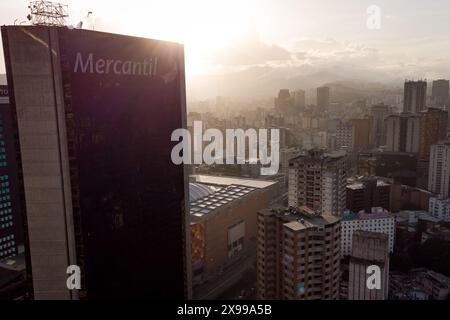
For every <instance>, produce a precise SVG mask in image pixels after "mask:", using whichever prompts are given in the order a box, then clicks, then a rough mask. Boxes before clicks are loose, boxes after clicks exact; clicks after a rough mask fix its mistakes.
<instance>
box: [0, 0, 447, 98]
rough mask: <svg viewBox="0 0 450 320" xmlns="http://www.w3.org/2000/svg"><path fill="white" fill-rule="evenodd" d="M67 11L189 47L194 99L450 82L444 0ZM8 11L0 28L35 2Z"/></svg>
mask: <svg viewBox="0 0 450 320" xmlns="http://www.w3.org/2000/svg"><path fill="white" fill-rule="evenodd" d="M67 4H68V5H69V11H70V16H69V19H68V23H69V24H72V25H75V24H77V23H78V22H79V21H84V26H85V28H87V29H91V28H93V29H95V30H97V31H107V32H112V33H123V34H128V35H134V36H143V37H148V38H155V39H162V40H171V41H177V42H181V43H184V44H185V50H186V72H187V90H188V98H189V99H190V100H197V99H205V98H214V97H215V96H217V95H224V96H232V97H245V98H250V97H251V98H255V97H264V98H267V97H269V96H272V95H274V94H275V93H276V91H277V89H278V88H279V87H283V86H284V87H287V88H291V89H295V88H297V87H302V88H304V89H311V88H314V87H316V86H319V85H322V84H324V83H329V82H334V81H352V82H361V81H362V82H363V83H364V82H370V83H378V84H383V85H387V86H390V87H394V88H401V86H402V82H403V80H404V79H405V78H408V79H418V78H424V79H425V78H427V79H430V80H432V79H438V78H448V77H449V76H450V67H449V66H450V55H448V52H449V51H450V20H449V19H448V18H447V16H446V15H447V12H449V10H450V3H449V2H448V1H445V0H437V1H432V2H423V1H418V0H413V1H407V0H399V1H388V0H379V1H376V2H373V1H366V0H362V1H361V0H348V1H345V2H342V1H333V0H318V1H305V0H284V1H274V0H273V1H272V0H262V1H256V0H250V1H237V0H230V1H206V0H193V1H181V0H164V1H163V0H161V1H154V0H152V1H140V0H130V1H127V3H126V6H124V5H123V3H120V2H118V1H106V0H99V1H84V0H82V1H79V0H77V1H67ZM1 5H2V8H3V10H1V12H0V24H14V22H15V21H16V23H17V24H19V23H20V22H22V21H25V20H26V15H27V1H24V0H20V1H7V0H2V1H1ZM370 5H376V6H378V7H379V8H380V9H381V28H380V29H375V30H371V29H369V28H368V27H367V25H366V22H367V19H368V16H369V14H368V13H367V8H368V7H369V6H370ZM89 11H91V12H92V15H90V17H89V18H86V16H87V13H88V12H89ZM16 19H17V20H16ZM2 73H5V69H4V62H3V59H0V74H2ZM256 83H257V84H256Z"/></svg>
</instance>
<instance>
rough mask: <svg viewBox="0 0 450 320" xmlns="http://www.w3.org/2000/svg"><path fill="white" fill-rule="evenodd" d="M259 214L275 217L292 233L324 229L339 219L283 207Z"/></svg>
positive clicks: (306, 209) (262, 211) (261, 211)
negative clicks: (310, 229)
mask: <svg viewBox="0 0 450 320" xmlns="http://www.w3.org/2000/svg"><path fill="white" fill-rule="evenodd" d="M259 213H260V214H263V215H268V216H272V215H273V216H275V217H277V218H279V219H281V220H283V221H285V222H286V223H284V224H283V225H284V226H285V227H287V228H289V229H291V230H293V231H299V230H303V229H309V228H314V227H324V226H326V225H329V224H333V223H336V222H338V221H339V220H340V218H339V217H336V216H332V215H316V214H313V211H312V210H311V209H309V208H299V210H297V211H294V210H291V209H288V208H285V207H273V208H270V209H263V210H260V211H259Z"/></svg>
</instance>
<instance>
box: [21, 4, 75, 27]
mask: <svg viewBox="0 0 450 320" xmlns="http://www.w3.org/2000/svg"><path fill="white" fill-rule="evenodd" d="M28 8H29V9H30V14H29V15H28V16H27V18H28V20H29V21H30V22H31V24H32V25H35V26H56V27H63V26H65V25H66V18H67V17H69V14H68V6H67V5H65V4H61V3H57V2H51V1H44V0H41V1H30V4H29V6H28Z"/></svg>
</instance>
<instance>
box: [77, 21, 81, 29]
mask: <svg viewBox="0 0 450 320" xmlns="http://www.w3.org/2000/svg"><path fill="white" fill-rule="evenodd" d="M75 28H77V29H81V28H83V21H80V22H78V24H77V25H76V27H75Z"/></svg>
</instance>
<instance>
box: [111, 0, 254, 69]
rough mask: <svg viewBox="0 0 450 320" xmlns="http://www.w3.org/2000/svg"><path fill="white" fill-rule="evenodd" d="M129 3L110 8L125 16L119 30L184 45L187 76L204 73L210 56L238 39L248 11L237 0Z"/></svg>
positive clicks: (168, 0)
mask: <svg viewBox="0 0 450 320" xmlns="http://www.w3.org/2000/svg"><path fill="white" fill-rule="evenodd" d="M130 4H132V6H131V5H130V6H127V7H126V8H125V9H124V8H110V10H114V14H116V13H117V12H119V11H120V12H121V17H124V19H123V20H122V21H121V23H120V24H121V25H120V29H121V30H124V29H125V31H126V33H128V34H133V35H137V36H144V37H148V38H153V39H161V40H168V41H175V42H179V43H182V44H184V46H185V55H186V73H187V75H188V76H189V75H196V74H202V73H205V72H206V71H207V68H208V66H207V64H208V60H209V57H211V55H212V54H213V53H214V52H215V51H217V50H219V49H221V48H223V47H226V46H228V45H230V44H232V43H233V42H234V41H236V40H237V39H239V35H240V34H241V33H242V30H243V29H244V28H245V27H246V24H247V23H248V21H249V15H250V12H251V10H250V9H251V6H250V2H249V1H238V0H228V1H215V0H189V1H186V0H150V1H149V0H145V1H144V0H136V1H130ZM136 8H139V10H137V9H136ZM111 14H113V13H112V12H111Z"/></svg>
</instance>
